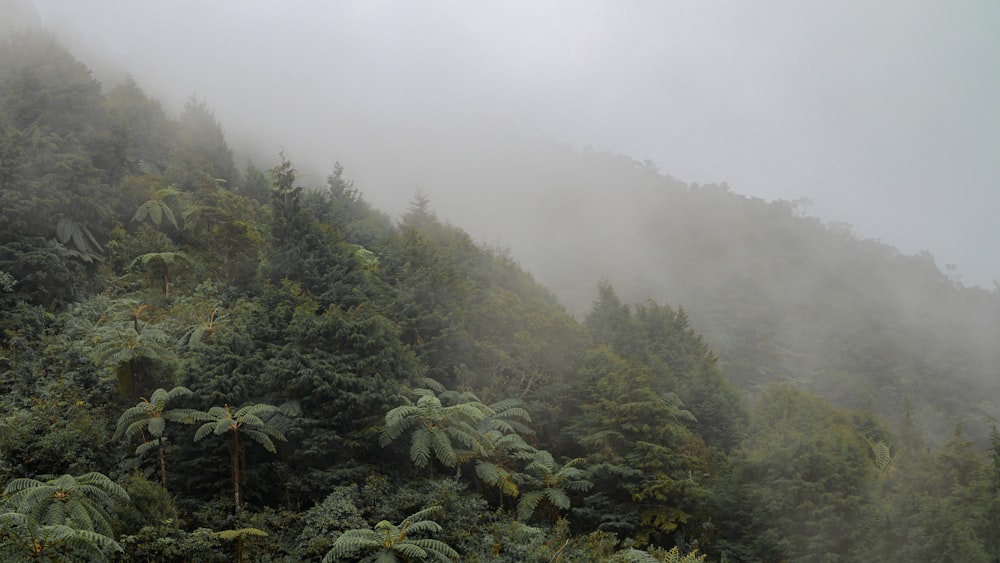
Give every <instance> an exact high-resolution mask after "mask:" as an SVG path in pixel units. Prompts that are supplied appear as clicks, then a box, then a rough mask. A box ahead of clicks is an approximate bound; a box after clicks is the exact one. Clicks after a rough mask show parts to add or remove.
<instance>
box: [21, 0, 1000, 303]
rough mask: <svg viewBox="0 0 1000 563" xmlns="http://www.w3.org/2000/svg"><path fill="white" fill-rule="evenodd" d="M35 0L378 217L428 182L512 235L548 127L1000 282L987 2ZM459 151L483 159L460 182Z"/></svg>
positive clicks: (86, 44) (397, 208)
mask: <svg viewBox="0 0 1000 563" xmlns="http://www.w3.org/2000/svg"><path fill="white" fill-rule="evenodd" d="M20 4H25V2H20ZM35 6H36V8H37V11H38V14H39V15H40V18H41V19H42V20H43V21H44V22H45V24H46V25H49V26H51V27H53V28H56V29H59V30H60V33H61V34H62V35H63V36H64V37H66V38H67V41H70V42H71V43H72V44H73V46H74V48H75V50H76V51H77V52H78V56H80V57H81V58H83V59H84V60H85V62H87V63H88V64H90V65H92V66H93V67H94V68H95V72H96V73H97V76H98V78H99V79H101V80H104V81H105V82H109V83H111V82H114V81H116V80H117V79H119V78H120V75H121V73H123V72H125V71H128V72H130V73H132V74H133V75H134V76H135V77H136V78H137V79H138V80H139V81H140V83H142V84H143V85H144V86H145V87H146V88H147V89H148V90H149V91H150V92H151V94H153V95H154V96H156V97H158V98H159V99H161V100H162V101H163V102H164V103H165V104H166V106H167V108H168V109H172V110H173V111H180V108H181V106H182V104H183V102H184V100H186V99H187V98H188V97H189V96H191V95H197V96H198V97H199V98H201V99H203V100H205V101H206V102H207V103H208V105H209V106H210V107H211V108H213V110H214V111H215V112H216V114H217V115H218V117H219V118H220V119H221V120H222V121H223V122H224V123H226V124H227V125H226V130H227V133H228V135H229V138H230V140H231V142H232V143H233V146H234V148H235V149H236V150H237V153H238V154H240V155H242V156H244V157H246V156H250V157H254V158H255V159H256V160H260V159H262V158H264V157H267V158H273V155H274V154H275V153H276V152H277V149H278V148H282V147H283V148H285V149H286V150H288V151H289V153H290V154H295V155H299V156H298V161H299V162H300V163H301V164H300V166H301V168H302V169H303V170H304V171H312V172H310V173H311V175H312V176H314V177H315V179H316V180H317V181H318V182H320V183H321V180H322V176H323V174H325V171H326V170H328V169H329V167H330V166H332V163H333V162H334V161H336V160H339V161H341V162H342V163H344V165H345V166H346V168H347V170H348V171H349V172H350V174H351V175H352V177H354V178H355V179H357V180H358V181H359V183H360V184H362V185H364V186H366V193H367V194H368V195H369V197H370V198H372V200H373V201H374V202H375V203H377V204H378V205H380V206H381V207H383V208H385V209H387V210H389V211H391V212H393V213H399V212H401V211H402V210H403V209H404V208H405V201H407V200H408V199H409V196H410V195H412V193H413V192H414V190H415V189H417V188H418V187H419V188H420V189H422V190H424V191H425V192H426V193H427V194H428V195H429V196H430V197H431V199H432V200H433V201H434V202H435V206H436V208H437V209H438V210H439V211H440V212H441V214H442V216H444V217H446V218H447V219H448V220H449V221H452V222H454V223H456V224H459V225H461V226H463V227H465V228H468V229H469V230H470V232H471V233H472V234H473V236H475V237H477V238H479V239H482V240H494V239H495V240H498V241H499V242H500V243H501V244H507V245H510V246H515V245H516V244H518V240H517V234H516V227H515V226H511V225H509V224H502V223H500V222H498V221H492V222H484V221H481V220H480V216H481V215H487V216H497V215H506V214H497V213H490V212H478V210H477V208H480V207H482V208H486V209H489V210H491V211H492V210H495V209H497V208H496V207H495V203H496V202H495V201H492V200H493V199H496V200H498V201H499V203H500V204H503V205H505V207H504V209H505V210H509V211H510V212H511V213H516V212H517V211H518V209H519V206H522V205H531V204H532V200H531V199H530V198H531V196H532V195H533V194H536V193H537V192H538V191H545V190H548V189H549V188H550V186H549V185H548V182H549V178H548V177H547V172H546V171H545V170H542V171H539V172H538V174H533V172H534V170H533V169H532V168H531V167H530V166H531V164H530V162H531V161H532V159H531V158H528V160H527V161H525V160H524V159H520V160H518V159H513V160H512V159H511V155H510V154H509V152H510V151H515V152H520V151H522V150H523V147H524V140H525V139H534V140H537V139H544V140H549V141H546V142H553V143H557V144H558V143H566V144H569V145H571V146H573V147H574V148H575V149H577V150H581V149H583V148H584V147H586V146H593V147H595V149H596V150H598V151H611V152H613V153H619V154H626V155H629V156H630V157H632V158H635V159H637V160H640V161H644V160H647V159H649V160H651V161H653V162H655V163H656V165H657V166H659V167H660V168H661V169H662V170H664V171H665V172H667V173H669V174H671V175H673V176H674V177H676V178H679V179H681V180H683V181H686V182H698V183H719V182H728V184H729V185H730V186H732V189H733V190H734V191H735V192H737V193H741V194H747V195H751V196H755V197H760V198H764V199H767V200H773V199H787V200H797V199H801V198H807V199H809V200H811V201H812V202H813V203H814V205H813V206H812V208H811V209H810V213H814V214H816V215H818V216H819V217H821V218H823V219H824V220H827V221H844V222H847V223H850V224H852V225H854V226H855V227H856V229H857V231H858V232H859V233H860V234H861V235H862V236H863V237H865V238H875V239H879V240H883V241H885V242H887V243H890V244H893V245H894V246H897V247H898V248H900V249H901V250H903V251H904V252H906V253H907V254H916V253H918V252H920V251H922V250H928V251H930V252H931V253H932V254H933V255H934V256H935V257H936V258H937V260H938V262H939V263H940V264H942V265H944V264H953V265H956V266H957V273H959V274H961V275H962V279H963V281H964V282H965V283H967V284H977V285H982V286H984V287H987V288H991V287H992V280H993V278H995V277H998V276H1000V263H998V262H997V258H996V254H995V253H994V252H992V251H991V247H992V242H993V241H996V240H998V239H1000V227H998V226H997V225H1000V223H997V222H996V221H994V220H993V216H992V212H991V210H993V209H996V208H997V207H998V204H1000V202H998V200H997V198H998V197H1000V196H997V195H996V194H997V191H996V190H994V189H993V188H992V186H993V185H994V184H995V179H996V178H997V177H1000V169H998V167H1000V161H998V160H997V159H996V158H994V157H993V155H996V154H998V153H1000V133H998V131H1000V112H997V111H996V109H995V100H996V99H998V98H1000V70H998V69H1000V64H998V63H1000V60H998V58H1000V37H998V36H997V34H996V33H994V30H993V26H992V24H991V22H994V21H997V17H998V16H1000V15H998V13H997V12H998V10H1000V7H998V6H995V5H993V4H991V3H966V4H962V5H949V6H945V5H942V4H937V3H932V2H916V3H915V2H908V1H892V2H882V3H879V4H878V5H872V4H871V3H869V2H846V3H845V2H841V3H838V4H836V5H829V6H826V5H824V6H818V5H810V6H807V5H799V4H794V5H788V4H787V3H781V2H757V3H754V4H752V5H747V4H745V3H742V2H732V1H719V2H703V3H698V4H696V5H693V4H689V3H685V2H666V3H657V4H655V5H652V4H641V3H626V4H621V3H607V2H598V1H585V2H562V3H560V2H553V3H544V4H538V3H533V2H506V3H503V4H502V5H495V6H480V5H475V6H474V5H470V4H466V3H462V2H450V3H449V2H445V3H438V4H435V5H432V6H427V5H410V4H406V3H396V2H358V3H335V4H330V3H326V2H307V1H300V2H294V3H271V2H235V1H229V2H225V1H223V2H212V3H211V4H207V5H206V4H205V3H202V2H193V1H179V2H171V3H169V4H148V5H141V6H130V7H129V8H128V9H122V8H121V5H120V4H119V3H117V2H113V1H109V0H97V1H93V2H86V3H81V2H73V1H68V0H37V1H36V2H35ZM112 78H114V79H115V80H111V79H112ZM543 144H544V143H543ZM529 146H530V143H529ZM535 156H536V158H541V159H547V158H548V155H547V153H546V152H545V151H543V152H542V153H540V154H538V155H535ZM462 161H464V162H468V163H470V164H472V163H475V164H476V165H477V166H479V167H480V168H479V169H480V170H484V171H489V172H490V175H487V174H482V175H479V176H477V177H476V181H475V182H470V181H469V176H468V174H466V173H465V172H466V170H468V168H467V167H466V166H464V165H463V164H462ZM508 168H510V169H517V173H516V174H515V175H513V176H509V175H507V174H505V173H504V172H506V171H507V170H506V169H508ZM498 191H499V192H500V193H503V194H505V197H503V198H499V197H496V196H495V194H496V193H497V192H498ZM574 197H575V198H576V199H582V196H581V195H580V194H574ZM487 201H488V202H489V204H487V203H485V202H487ZM574 205H579V204H574ZM477 212H478V213H479V215H477ZM528 266H529V267H531V268H532V269H535V264H530V263H529V264H528Z"/></svg>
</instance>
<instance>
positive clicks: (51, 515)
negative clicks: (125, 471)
mask: <svg viewBox="0 0 1000 563" xmlns="http://www.w3.org/2000/svg"><path fill="white" fill-rule="evenodd" d="M4 497H5V499H4V501H3V508H4V510H7V511H10V512H17V513H20V514H24V515H26V516H29V517H31V518H34V519H35V520H37V522H38V523H39V524H41V525H65V526H69V527H71V528H74V529H80V530H85V531H89V532H97V533H100V534H104V535H106V536H109V537H110V536H111V535H112V526H111V514H110V512H109V510H110V509H111V506H112V504H113V503H114V502H116V501H127V500H128V493H126V492H125V489H123V488H122V487H121V486H120V485H118V484H117V483H115V482H114V481H112V480H111V479H109V478H108V477H107V476H106V475H104V474H101V473H87V474H84V475H81V476H79V477H74V476H72V475H62V476H59V477H56V478H53V479H49V480H48V481H38V480H36V479H27V478H20V479H12V480H10V481H9V482H8V483H7V486H6V487H5V488H4Z"/></svg>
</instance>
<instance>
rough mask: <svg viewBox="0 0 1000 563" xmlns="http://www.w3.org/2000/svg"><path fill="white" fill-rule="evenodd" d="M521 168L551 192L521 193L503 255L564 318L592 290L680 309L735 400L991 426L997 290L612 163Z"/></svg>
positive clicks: (996, 385)
mask: <svg viewBox="0 0 1000 563" xmlns="http://www.w3.org/2000/svg"><path fill="white" fill-rule="evenodd" d="M540 163H547V164H548V165H549V168H546V167H545V166H546V164H540ZM534 166H535V167H536V172H535V174H536V175H537V176H538V177H539V178H543V179H544V181H545V182H547V183H548V185H550V186H551V189H543V188H546V186H543V185H539V186H536V187H535V189H534V190H528V189H525V190H524V192H525V194H530V195H522V197H523V198H526V201H524V200H522V201H519V206H518V209H519V210H521V211H520V214H519V217H518V230H517V232H516V233H515V234H513V235H512V237H513V238H512V240H511V243H510V244H511V247H512V248H514V250H515V252H517V253H518V255H519V257H520V258H521V259H522V262H523V263H524V264H525V265H526V266H527V268H528V269H529V270H530V271H532V272H533V273H534V274H535V275H536V276H537V277H538V279H539V280H540V281H542V282H543V283H544V284H545V285H546V286H547V287H549V288H551V289H552V290H553V291H554V292H555V293H556V295H558V296H560V298H561V299H562V300H563V302H564V303H565V304H566V305H567V306H568V308H569V309H570V310H571V311H574V312H575V313H576V314H577V315H580V314H583V313H585V312H586V311H587V309H588V307H589V300H590V299H591V295H592V292H593V289H592V288H593V283H595V282H596V281H598V280H602V279H603V280H607V281H608V282H610V283H611V284H612V285H613V286H614V287H615V289H616V290H617V291H618V292H619V294H620V295H621V296H622V298H623V299H624V300H626V301H631V302H642V301H644V300H646V299H654V300H657V301H660V302H665V303H670V304H672V305H674V306H678V305H680V306H683V307H684V309H685V310H686V311H687V313H688V315H689V316H690V319H691V323H692V326H694V327H695V328H696V329H697V330H698V331H699V332H701V333H702V334H703V335H704V336H705V339H706V341H707V342H708V343H709V344H710V345H711V346H712V348H713V350H714V351H715V352H716V353H717V354H718V356H719V358H720V364H719V365H720V367H721V368H722V370H723V372H724V373H725V374H726V376H727V377H728V378H729V379H730V380H731V381H732V382H733V383H735V384H737V385H738V386H740V387H741V388H743V389H746V390H749V391H754V392H756V391H758V390H760V389H762V388H764V387H766V386H767V385H770V384H772V383H775V382H791V383H794V384H796V385H800V386H804V387H806V388H809V389H812V390H814V391H816V392H817V393H819V394H820V395H822V396H824V397H827V398H829V399H830V400H832V401H834V402H835V403H836V404H838V405H841V406H845V407H864V408H869V409H871V410H873V411H874V412H876V413H878V414H879V415H880V416H884V417H886V419H887V420H890V421H892V422H893V423H894V424H898V423H901V422H902V421H903V420H904V418H906V417H908V416H913V417H914V418H915V419H918V420H920V421H922V423H923V424H926V425H927V430H931V431H932V432H933V434H934V439H935V441H941V440H943V439H947V437H948V436H950V435H951V432H952V430H953V429H954V427H955V424H956V423H960V422H965V423H966V430H967V431H971V432H974V433H975V435H977V436H980V437H984V436H985V433H986V431H987V430H988V428H989V420H990V419H991V417H996V416H1000V410H998V405H997V403H996V401H994V400H993V398H995V397H997V396H998V392H1000V347H998V346H997V345H996V343H997V342H1000V292H997V291H996V290H995V289H993V290H984V289H981V288H977V287H964V286H962V285H961V284H960V283H957V282H955V281H954V280H953V279H951V278H949V276H947V275H945V274H944V273H942V272H941V271H940V270H939V269H938V268H937V266H936V265H935V263H934V259H933V257H931V256H930V255H929V254H928V253H926V252H925V253H921V254H918V255H915V256H907V255H904V254H901V253H900V252H899V251H898V250H896V249H895V248H893V247H892V246H889V245H886V244H883V243H880V242H877V241H872V240H864V239H861V238H858V237H857V236H855V235H853V234H852V233H851V232H850V229H849V228H847V227H844V226H843V225H842V224H824V223H822V222H821V221H820V220H818V219H816V218H814V217H809V216H806V214H805V206H804V205H803V204H802V203H801V202H788V201H775V202H766V201H764V200H761V199H758V198H751V197H745V196H741V195H738V194H735V193H732V192H731V191H730V190H729V189H728V187H726V186H725V185H722V186H719V185H703V186H698V185H687V184H685V183H683V182H679V181H677V180H674V179H673V178H670V177H669V176H665V175H662V174H661V173H659V172H658V171H657V170H656V168H655V167H653V166H652V165H651V164H650V163H648V162H647V163H639V162H636V161H634V160H632V159H629V158H627V157H623V156H617V155H611V154H606V153H598V152H594V151H590V150H586V151H583V153H569V152H566V151H562V152H557V151H553V153H552V154H551V155H550V158H547V159H537V161H536V162H535V163H534ZM560 176H561V177H562V178H563V180H561V181H556V180H554V179H555V178H557V177H560ZM569 202H571V203H569ZM553 209H558V212H551V210H553ZM533 213H535V214H537V215H532V214H533ZM555 233H560V234H559V235H556V234H555ZM567 233H569V235H567ZM538 241H545V244H539V243H538Z"/></svg>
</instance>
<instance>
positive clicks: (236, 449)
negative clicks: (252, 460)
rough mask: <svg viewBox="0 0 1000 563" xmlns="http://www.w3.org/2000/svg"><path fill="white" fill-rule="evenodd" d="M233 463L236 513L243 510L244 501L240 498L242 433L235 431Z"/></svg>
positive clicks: (231, 456)
mask: <svg viewBox="0 0 1000 563" xmlns="http://www.w3.org/2000/svg"><path fill="white" fill-rule="evenodd" d="M230 458H231V459H230V461H232V463H233V497H234V498H235V500H236V514H239V513H240V511H242V510H243V502H242V501H241V500H240V434H239V432H233V449H232V452H231V455H230Z"/></svg>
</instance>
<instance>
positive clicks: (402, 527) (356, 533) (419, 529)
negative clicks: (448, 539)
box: [323, 506, 459, 563]
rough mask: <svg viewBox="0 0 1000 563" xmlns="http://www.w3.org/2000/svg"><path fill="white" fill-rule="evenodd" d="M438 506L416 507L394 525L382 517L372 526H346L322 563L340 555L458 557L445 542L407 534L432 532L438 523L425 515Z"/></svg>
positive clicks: (385, 558)
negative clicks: (353, 527)
mask: <svg viewBox="0 0 1000 563" xmlns="http://www.w3.org/2000/svg"><path fill="white" fill-rule="evenodd" d="M439 510H440V507H437V506H432V507H429V508H425V509H423V510H420V511H418V512H416V513H414V514H412V515H410V516H409V517H408V518H406V519H405V520H403V522H401V523H400V524H399V525H398V526H397V525H395V524H393V523H391V522H389V521H388V520H383V521H381V522H379V523H378V524H376V525H375V527H374V529H354V530H347V531H346V532H344V533H343V534H341V535H340V537H338V538H337V541H335V542H334V544H333V547H332V548H331V549H330V551H328V552H327V554H326V556H324V557H323V563H333V562H334V561H342V560H344V558H351V559H356V558H358V557H365V555H367V556H368V557H367V558H366V560H370V561H385V562H398V561H440V562H444V563H450V562H451V561H452V560H453V559H457V558H458V557H459V554H458V552H456V551H455V550H454V549H452V548H451V546H449V545H448V544H446V543H444V542H442V541H440V540H435V539H431V538H411V537H410V536H411V535H424V534H434V533H437V532H440V531H441V526H440V525H439V524H438V523H437V522H434V521H433V520H430V519H429V516H430V515H431V514H433V513H434V512H437V511H439Z"/></svg>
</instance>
